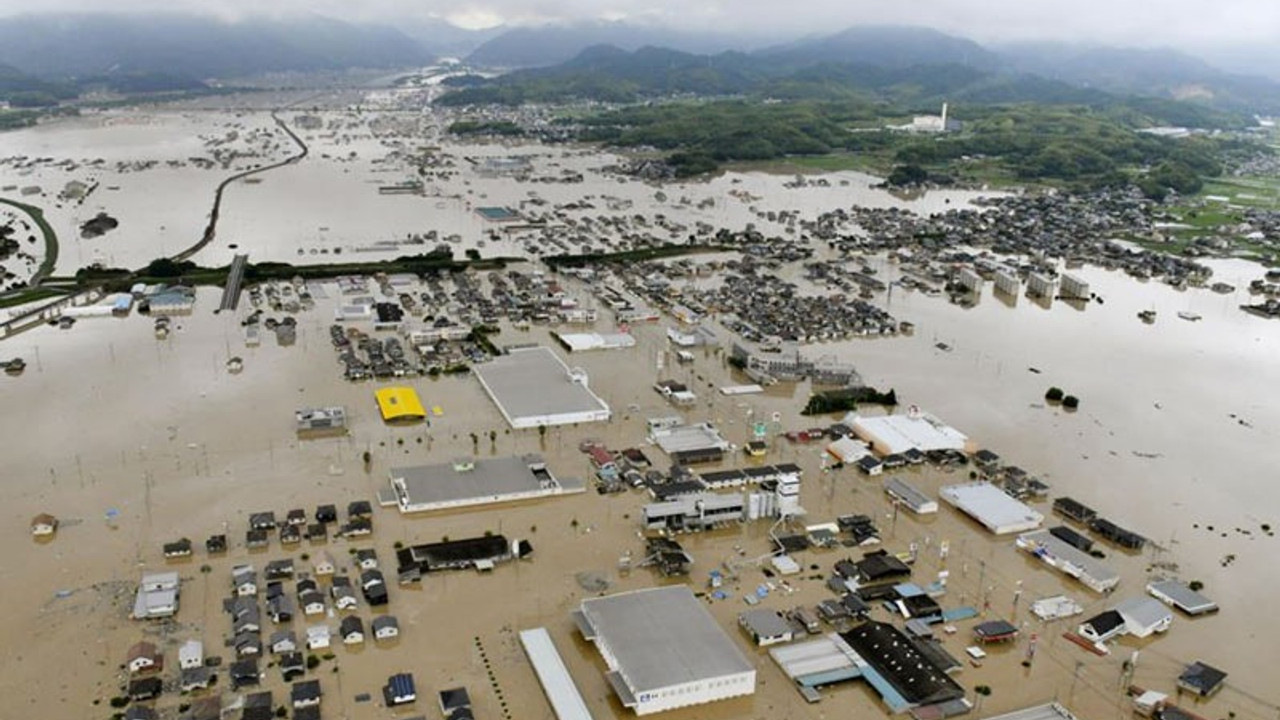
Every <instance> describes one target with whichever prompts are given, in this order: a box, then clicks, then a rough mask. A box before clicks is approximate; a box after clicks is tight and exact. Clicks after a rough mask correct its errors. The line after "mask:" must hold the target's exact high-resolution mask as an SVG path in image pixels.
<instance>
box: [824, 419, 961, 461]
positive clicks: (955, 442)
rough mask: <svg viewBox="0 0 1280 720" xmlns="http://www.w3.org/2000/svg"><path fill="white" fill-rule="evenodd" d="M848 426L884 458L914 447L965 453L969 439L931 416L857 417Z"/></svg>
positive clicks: (847, 422)
mask: <svg viewBox="0 0 1280 720" xmlns="http://www.w3.org/2000/svg"><path fill="white" fill-rule="evenodd" d="M845 424H847V425H848V426H849V427H851V428H853V432H854V433H855V434H856V435H857V436H858V437H859V438H861V439H862V440H865V441H866V442H868V443H870V444H871V447H873V448H875V450H876V452H879V453H880V454H882V455H892V454H895V453H904V452H906V451H908V450H910V449H912V448H915V449H916V450H920V451H921V452H928V451H930V450H964V449H965V446H966V445H967V444H968V442H969V438H968V437H966V436H965V435H964V433H961V432H960V431H959V430H956V429H955V428H953V427H951V426H949V425H947V424H945V423H943V422H942V421H941V420H939V419H938V418H936V417H933V416H932V415H929V414H927V413H908V414H906V415H882V416H879V417H862V416H860V415H854V416H853V417H851V418H846V419H845Z"/></svg>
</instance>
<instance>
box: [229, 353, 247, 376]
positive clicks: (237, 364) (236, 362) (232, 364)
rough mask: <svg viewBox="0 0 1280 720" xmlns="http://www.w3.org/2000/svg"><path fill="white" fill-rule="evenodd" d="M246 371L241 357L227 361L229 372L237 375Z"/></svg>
mask: <svg viewBox="0 0 1280 720" xmlns="http://www.w3.org/2000/svg"><path fill="white" fill-rule="evenodd" d="M243 369H244V360H242V359H240V358H239V357H233V358H231V359H230V360H228V361H227V372H229V373H231V374H232V375H235V374H236V373H238V372H240V371H241V370H243Z"/></svg>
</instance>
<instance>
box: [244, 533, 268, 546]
mask: <svg viewBox="0 0 1280 720" xmlns="http://www.w3.org/2000/svg"><path fill="white" fill-rule="evenodd" d="M270 544H271V536H270V535H268V534H267V531H266V530H249V531H248V532H246V533H245V534H244V545H245V547H247V548H249V549H250V550H261V549H263V548H265V547H267V545H270Z"/></svg>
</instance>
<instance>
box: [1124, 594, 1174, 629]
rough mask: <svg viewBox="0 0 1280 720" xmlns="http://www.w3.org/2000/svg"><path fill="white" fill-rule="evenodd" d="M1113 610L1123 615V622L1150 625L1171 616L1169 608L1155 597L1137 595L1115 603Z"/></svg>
mask: <svg viewBox="0 0 1280 720" xmlns="http://www.w3.org/2000/svg"><path fill="white" fill-rule="evenodd" d="M1115 611H1116V612H1118V613H1120V614H1121V615H1123V616H1124V619H1125V622H1131V623H1134V624H1137V625H1141V626H1143V627H1151V626H1152V625H1156V624H1158V623H1160V622H1161V621H1163V620H1165V619H1166V618H1170V617H1172V614H1171V613H1170V612H1169V608H1167V607H1165V605H1164V603H1162V602H1160V601H1159V600H1156V599H1155V598H1151V597H1146V596H1141V595H1140V596H1138V597H1131V598H1125V599H1124V600H1121V601H1120V602H1118V603H1116V606H1115Z"/></svg>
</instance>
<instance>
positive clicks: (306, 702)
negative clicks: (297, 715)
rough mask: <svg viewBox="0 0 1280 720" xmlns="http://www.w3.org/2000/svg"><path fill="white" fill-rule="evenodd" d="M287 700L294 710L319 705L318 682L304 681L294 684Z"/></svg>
mask: <svg viewBox="0 0 1280 720" xmlns="http://www.w3.org/2000/svg"><path fill="white" fill-rule="evenodd" d="M289 698H290V700H292V704H293V707H294V708H305V707H315V706H317V705H319V704H320V681H319V680H304V681H302V682H296V683H294V684H293V687H292V688H291V689H290V690H289Z"/></svg>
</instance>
